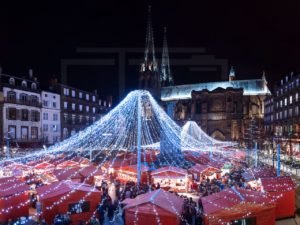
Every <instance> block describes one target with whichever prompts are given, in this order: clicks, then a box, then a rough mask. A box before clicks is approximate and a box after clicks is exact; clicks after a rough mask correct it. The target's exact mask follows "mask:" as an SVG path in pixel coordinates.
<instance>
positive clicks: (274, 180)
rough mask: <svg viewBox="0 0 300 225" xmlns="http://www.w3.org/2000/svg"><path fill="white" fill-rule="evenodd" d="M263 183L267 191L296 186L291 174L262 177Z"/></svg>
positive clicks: (282, 189)
mask: <svg viewBox="0 0 300 225" xmlns="http://www.w3.org/2000/svg"><path fill="white" fill-rule="evenodd" d="M261 185H262V187H263V190H264V191H267V192H272V191H284V190H287V189H294V188H295V187H296V186H295V184H294V182H293V180H292V177H290V176H283V177H269V178H262V179H261Z"/></svg>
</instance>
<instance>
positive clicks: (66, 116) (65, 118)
mask: <svg viewBox="0 0 300 225" xmlns="http://www.w3.org/2000/svg"><path fill="white" fill-rule="evenodd" d="M64 121H65V122H67V121H68V114H66V113H65V114H64Z"/></svg>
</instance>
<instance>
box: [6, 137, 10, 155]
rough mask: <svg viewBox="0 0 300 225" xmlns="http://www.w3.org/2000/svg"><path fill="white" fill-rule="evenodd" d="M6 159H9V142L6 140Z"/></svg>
mask: <svg viewBox="0 0 300 225" xmlns="http://www.w3.org/2000/svg"><path fill="white" fill-rule="evenodd" d="M6 158H7V159H9V158H10V156H9V141H8V140H6Z"/></svg>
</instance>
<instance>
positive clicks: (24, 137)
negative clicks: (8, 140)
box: [21, 126, 28, 140]
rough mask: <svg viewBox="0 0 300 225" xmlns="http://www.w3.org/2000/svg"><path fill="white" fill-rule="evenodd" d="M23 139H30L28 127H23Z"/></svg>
mask: <svg viewBox="0 0 300 225" xmlns="http://www.w3.org/2000/svg"><path fill="white" fill-rule="evenodd" d="M21 139H22V140H27V139H28V127H23V126H22V127H21Z"/></svg>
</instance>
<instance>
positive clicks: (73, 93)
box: [72, 90, 75, 98]
mask: <svg viewBox="0 0 300 225" xmlns="http://www.w3.org/2000/svg"><path fill="white" fill-rule="evenodd" d="M72 97H74V98H75V91H74V90H72Z"/></svg>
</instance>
